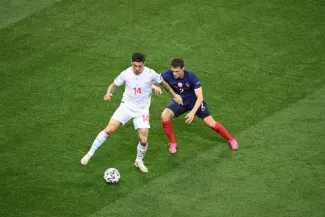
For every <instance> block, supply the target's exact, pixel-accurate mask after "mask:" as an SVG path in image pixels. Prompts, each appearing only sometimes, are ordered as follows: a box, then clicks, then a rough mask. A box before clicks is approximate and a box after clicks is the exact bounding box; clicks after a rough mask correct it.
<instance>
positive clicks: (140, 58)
mask: <svg viewBox="0 0 325 217" xmlns="http://www.w3.org/2000/svg"><path fill="white" fill-rule="evenodd" d="M144 61H145V57H144V54H143V53H134V54H133V55H132V62H143V63H144Z"/></svg>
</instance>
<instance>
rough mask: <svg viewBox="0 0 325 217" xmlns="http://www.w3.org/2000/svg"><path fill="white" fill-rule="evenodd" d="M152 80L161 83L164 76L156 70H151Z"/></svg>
mask: <svg viewBox="0 0 325 217" xmlns="http://www.w3.org/2000/svg"><path fill="white" fill-rule="evenodd" d="M151 81H154V82H156V83H158V84H160V83H161V82H162V77H161V75H159V74H158V73H157V72H156V71H154V70H151Z"/></svg>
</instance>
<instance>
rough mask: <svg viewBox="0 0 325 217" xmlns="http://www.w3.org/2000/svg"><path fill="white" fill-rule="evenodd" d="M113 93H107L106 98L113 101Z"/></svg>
mask: <svg viewBox="0 0 325 217" xmlns="http://www.w3.org/2000/svg"><path fill="white" fill-rule="evenodd" d="M112 96H113V95H112V94H111V93H106V94H105V96H104V100H109V101H111V97H112Z"/></svg>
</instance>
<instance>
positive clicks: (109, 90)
mask: <svg viewBox="0 0 325 217" xmlns="http://www.w3.org/2000/svg"><path fill="white" fill-rule="evenodd" d="M115 88H116V84H115V83H114V82H113V83H111V84H110V85H109V86H108V88H107V93H106V94H105V96H104V100H109V101H111V97H112V96H113V92H114V90H115Z"/></svg>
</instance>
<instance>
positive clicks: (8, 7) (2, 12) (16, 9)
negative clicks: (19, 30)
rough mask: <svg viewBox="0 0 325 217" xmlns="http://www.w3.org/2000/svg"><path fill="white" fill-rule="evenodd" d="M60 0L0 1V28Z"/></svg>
mask: <svg viewBox="0 0 325 217" xmlns="http://www.w3.org/2000/svg"><path fill="white" fill-rule="evenodd" d="M59 1H60V0H45V1H44V0H42V1H39V0H33V1H27V0H15V1H13V0H7V1H3V0H2V1H0V29H2V28H5V27H6V26H9V25H10V24H13V23H16V22H18V21H20V20H22V19H24V18H25V17H27V16H30V15H32V14H33V13H35V12H37V11H40V10H42V9H43V8H46V7H48V6H50V5H52V4H54V3H55V2H59Z"/></svg>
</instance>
